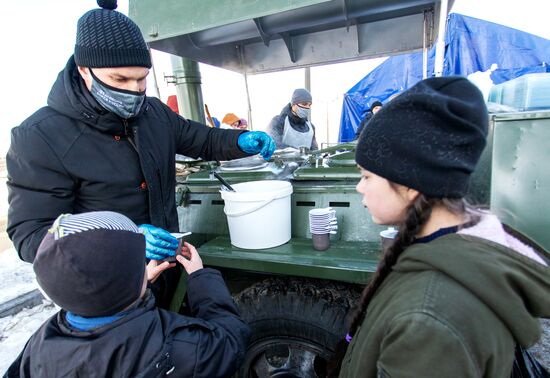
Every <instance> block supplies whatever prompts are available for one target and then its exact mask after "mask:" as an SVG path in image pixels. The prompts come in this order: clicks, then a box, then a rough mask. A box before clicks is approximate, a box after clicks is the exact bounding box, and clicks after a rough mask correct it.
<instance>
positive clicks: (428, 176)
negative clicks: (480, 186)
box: [330, 77, 550, 378]
mask: <svg viewBox="0 0 550 378" xmlns="http://www.w3.org/2000/svg"><path fill="white" fill-rule="evenodd" d="M487 129H488V114H487V109H486V107H485V103H484V100H483V97H482V94H481V93H480V91H479V90H478V89H477V88H476V87H475V86H474V85H473V84H471V83H470V82H469V81H468V80H467V79H465V78H461V77H443V78H431V79H427V80H424V81H421V82H419V83H418V84H416V85H415V86H414V87H412V88H410V89H409V90H408V91H406V92H404V93H403V94H401V95H400V96H399V97H397V98H396V99H395V100H393V101H391V102H390V103H388V105H387V106H385V107H383V108H382V109H381V110H380V111H379V112H378V113H377V114H376V116H375V117H373V118H372V120H371V122H370V123H369V125H368V127H367V128H366V129H365V130H364V132H363V133H362V134H361V136H360V139H359V142H358V145H357V150H356V161H357V164H358V166H359V169H360V171H361V175H362V178H361V181H360V182H359V184H358V185H357V191H358V192H359V193H360V194H361V195H362V196H363V201H362V202H363V204H364V206H365V207H366V208H368V210H369V212H370V215H371V217H372V219H373V221H374V222H375V223H378V224H385V225H398V227H399V233H398V234H397V237H396V239H395V241H394V243H393V245H391V246H390V247H389V248H387V249H386V250H385V251H384V253H383V256H382V259H381V261H380V263H379V266H378V268H377V271H376V273H375V274H374V276H373V278H372V280H371V281H370V283H369V285H368V286H367V287H366V288H365V290H364V291H363V293H362V295H361V297H360V299H359V303H358V304H357V306H356V308H355V309H354V310H353V312H352V313H351V314H350V325H349V332H348V334H347V335H346V337H345V340H343V341H342V343H341V345H340V349H339V351H338V352H337V353H336V355H335V357H334V359H333V361H332V366H331V367H330V369H331V372H330V376H340V377H353V378H356V377H390V376H391V377H499V378H500V377H509V376H510V372H511V369H512V362H513V360H514V349H515V345H516V344H520V345H522V346H524V347H527V346H530V345H532V344H534V343H535V342H536V341H537V339H538V338H539V336H540V325H539V321H538V318H539V317H549V316H550V295H549V294H550V269H549V267H548V264H549V261H550V255H549V254H548V253H547V252H545V251H542V250H541V251H539V250H535V249H533V248H532V247H530V246H528V245H527V244H524V243H523V242H521V241H520V240H518V239H517V238H515V237H514V236H512V235H510V234H509V233H508V232H507V231H506V229H505V227H504V226H503V225H502V224H501V223H500V222H499V221H498V219H497V218H496V216H494V215H492V214H490V213H488V212H484V211H481V210H476V209H474V208H472V207H471V206H469V205H468V204H467V203H466V201H465V200H464V196H465V195H466V193H467V189H468V181H469V176H470V174H471V173H472V171H473V170H474V168H475V166H476V164H477V162H478V159H479V157H480V155H481V153H482V151H483V149H484V147H485V144H486V138H487Z"/></svg>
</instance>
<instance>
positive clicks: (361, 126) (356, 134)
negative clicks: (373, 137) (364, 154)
mask: <svg viewBox="0 0 550 378" xmlns="http://www.w3.org/2000/svg"><path fill="white" fill-rule="evenodd" d="M373 115H374V113H373V112H371V111H369V112H368V113H367V115H366V116H365V118H363V120H362V121H361V123H360V124H359V126H358V127H357V131H356V132H355V139H359V136H360V135H361V131H363V129H364V128H365V126H367V124H368V123H369V122H370V120H371V118H372V116H373Z"/></svg>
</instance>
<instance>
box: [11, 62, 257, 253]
mask: <svg viewBox="0 0 550 378" xmlns="http://www.w3.org/2000/svg"><path fill="white" fill-rule="evenodd" d="M240 133H242V131H237V130H222V129H215V128H210V127H207V126H204V125H202V124H199V123H196V122H193V121H189V120H186V119H184V118H182V117H180V116H178V115H177V114H176V113H174V112H173V111H172V110H170V108H168V107H167V106H166V105H164V104H163V103H161V102H160V101H159V100H158V99H156V98H151V97H148V98H147V99H146V102H145V104H144V105H143V107H142V110H141V113H140V114H138V116H136V117H135V118H132V119H129V120H127V121H126V120H123V119H121V118H119V117H118V116H116V115H115V114H114V113H111V112H108V111H106V110H105V109H103V108H102V107H101V106H100V105H99V104H98V103H97V102H96V101H95V99H94V98H93V97H92V95H91V94H90V93H89V91H88V89H87V88H86V87H85V84H84V82H83V80H82V79H81V77H80V75H79V74H78V70H77V67H76V65H75V63H74V60H73V58H72V57H71V58H70V59H69V62H68V63H67V66H66V67H65V69H64V70H63V71H61V72H60V74H59V76H58V78H57V80H56V82H55V84H54V85H53V87H52V90H51V92H50V95H49V97H48V106H46V107H44V108H42V109H40V110H38V111H37V112H36V113H34V114H33V115H32V116H31V117H29V118H28V119H27V120H25V121H24V122H23V123H22V124H21V125H20V126H18V127H16V128H14V129H13V130H12V136H11V146H10V150H9V151H8V154H7V156H6V164H7V169H8V189H9V197H8V201H9V210H8V227H7V232H8V235H9V236H10V238H11V240H12V241H13V243H14V245H15V248H16V249H17V251H18V253H19V256H20V257H21V258H22V259H23V260H25V261H28V262H32V261H33V260H34V257H35V255H36V251H37V248H38V246H39V245H40V242H41V240H42V238H43V237H44V235H45V233H46V231H47V229H48V228H49V227H50V225H51V224H52V223H53V221H54V220H55V218H56V217H57V216H58V215H60V214H62V213H73V214H74V213H82V212H86V211H98V210H110V211H116V212H119V213H122V214H124V215H126V216H127V217H129V218H130V219H132V220H133V221H134V222H135V223H136V224H141V223H150V224H153V225H155V226H157V227H162V228H164V229H166V230H169V231H171V232H174V231H178V217H177V212H176V203H175V185H176V181H175V155H176V153H178V154H183V155H186V156H191V157H195V158H197V157H201V158H203V159H207V160H229V159H234V158H241V157H245V156H248V155H247V154H245V153H244V152H242V151H241V150H240V149H239V148H238V146H237V139H238V137H239V135H240Z"/></svg>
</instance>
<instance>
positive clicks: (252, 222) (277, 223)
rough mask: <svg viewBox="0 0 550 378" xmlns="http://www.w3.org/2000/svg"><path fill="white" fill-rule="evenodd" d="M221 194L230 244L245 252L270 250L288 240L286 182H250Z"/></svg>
mask: <svg viewBox="0 0 550 378" xmlns="http://www.w3.org/2000/svg"><path fill="white" fill-rule="evenodd" d="M231 186H232V187H233V188H234V189H235V192H228V191H223V190H222V191H220V193H221V195H222V198H223V200H224V201H225V207H224V209H223V211H224V212H225V214H226V215H227V223H228V225H229V236H230V237H231V244H233V245H234V246H235V247H239V248H244V249H265V248H273V247H276V246H278V245H281V244H284V243H286V242H287V241H289V240H290V230H291V224H290V223H291V220H290V195H291V194H292V185H291V184H290V183H289V182H287V181H276V180H266V181H250V182H243V183H241V184H235V185H231Z"/></svg>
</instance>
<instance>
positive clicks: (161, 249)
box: [138, 224, 178, 260]
mask: <svg viewBox="0 0 550 378" xmlns="http://www.w3.org/2000/svg"><path fill="white" fill-rule="evenodd" d="M138 227H139V231H140V232H141V233H142V234H143V235H145V257H147V258H148V259H150V260H162V259H165V258H167V257H170V256H175V255H176V249H177V248H178V239H176V238H175V237H173V236H172V235H170V233H169V232H168V231H166V230H163V229H162V228H159V227H155V226H153V225H150V224H142V225H139V226H138Z"/></svg>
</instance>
